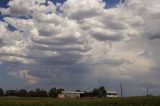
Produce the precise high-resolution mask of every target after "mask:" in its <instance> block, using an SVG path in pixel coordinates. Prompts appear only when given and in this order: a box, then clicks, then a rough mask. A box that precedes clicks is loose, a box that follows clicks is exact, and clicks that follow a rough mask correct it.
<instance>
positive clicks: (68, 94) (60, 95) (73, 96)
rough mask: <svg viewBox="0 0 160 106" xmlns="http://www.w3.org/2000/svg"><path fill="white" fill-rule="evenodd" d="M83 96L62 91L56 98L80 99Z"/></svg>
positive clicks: (80, 93)
mask: <svg viewBox="0 0 160 106" xmlns="http://www.w3.org/2000/svg"><path fill="white" fill-rule="evenodd" d="M83 95H84V92H75V91H62V93H61V94H59V95H58V98H81V97H82V96H83Z"/></svg>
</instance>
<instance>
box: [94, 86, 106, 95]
mask: <svg viewBox="0 0 160 106" xmlns="http://www.w3.org/2000/svg"><path fill="white" fill-rule="evenodd" d="M92 95H93V96H97V97H105V96H106V90H105V88H104V86H101V87H99V88H94V89H93V91H92Z"/></svg>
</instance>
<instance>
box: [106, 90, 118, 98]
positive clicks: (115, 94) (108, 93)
mask: <svg viewBox="0 0 160 106" xmlns="http://www.w3.org/2000/svg"><path fill="white" fill-rule="evenodd" d="M106 97H118V94H117V92H116V91H107V94H106Z"/></svg>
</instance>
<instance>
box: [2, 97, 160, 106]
mask: <svg viewBox="0 0 160 106" xmlns="http://www.w3.org/2000/svg"><path fill="white" fill-rule="evenodd" d="M0 106H160V97H130V98H94V99H87V98H84V99H53V98H18V97H3V98H0Z"/></svg>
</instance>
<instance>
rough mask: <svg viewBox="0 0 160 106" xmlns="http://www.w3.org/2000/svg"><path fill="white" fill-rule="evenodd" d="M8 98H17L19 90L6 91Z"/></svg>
mask: <svg viewBox="0 0 160 106" xmlns="http://www.w3.org/2000/svg"><path fill="white" fill-rule="evenodd" d="M6 96H17V90H6Z"/></svg>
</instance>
